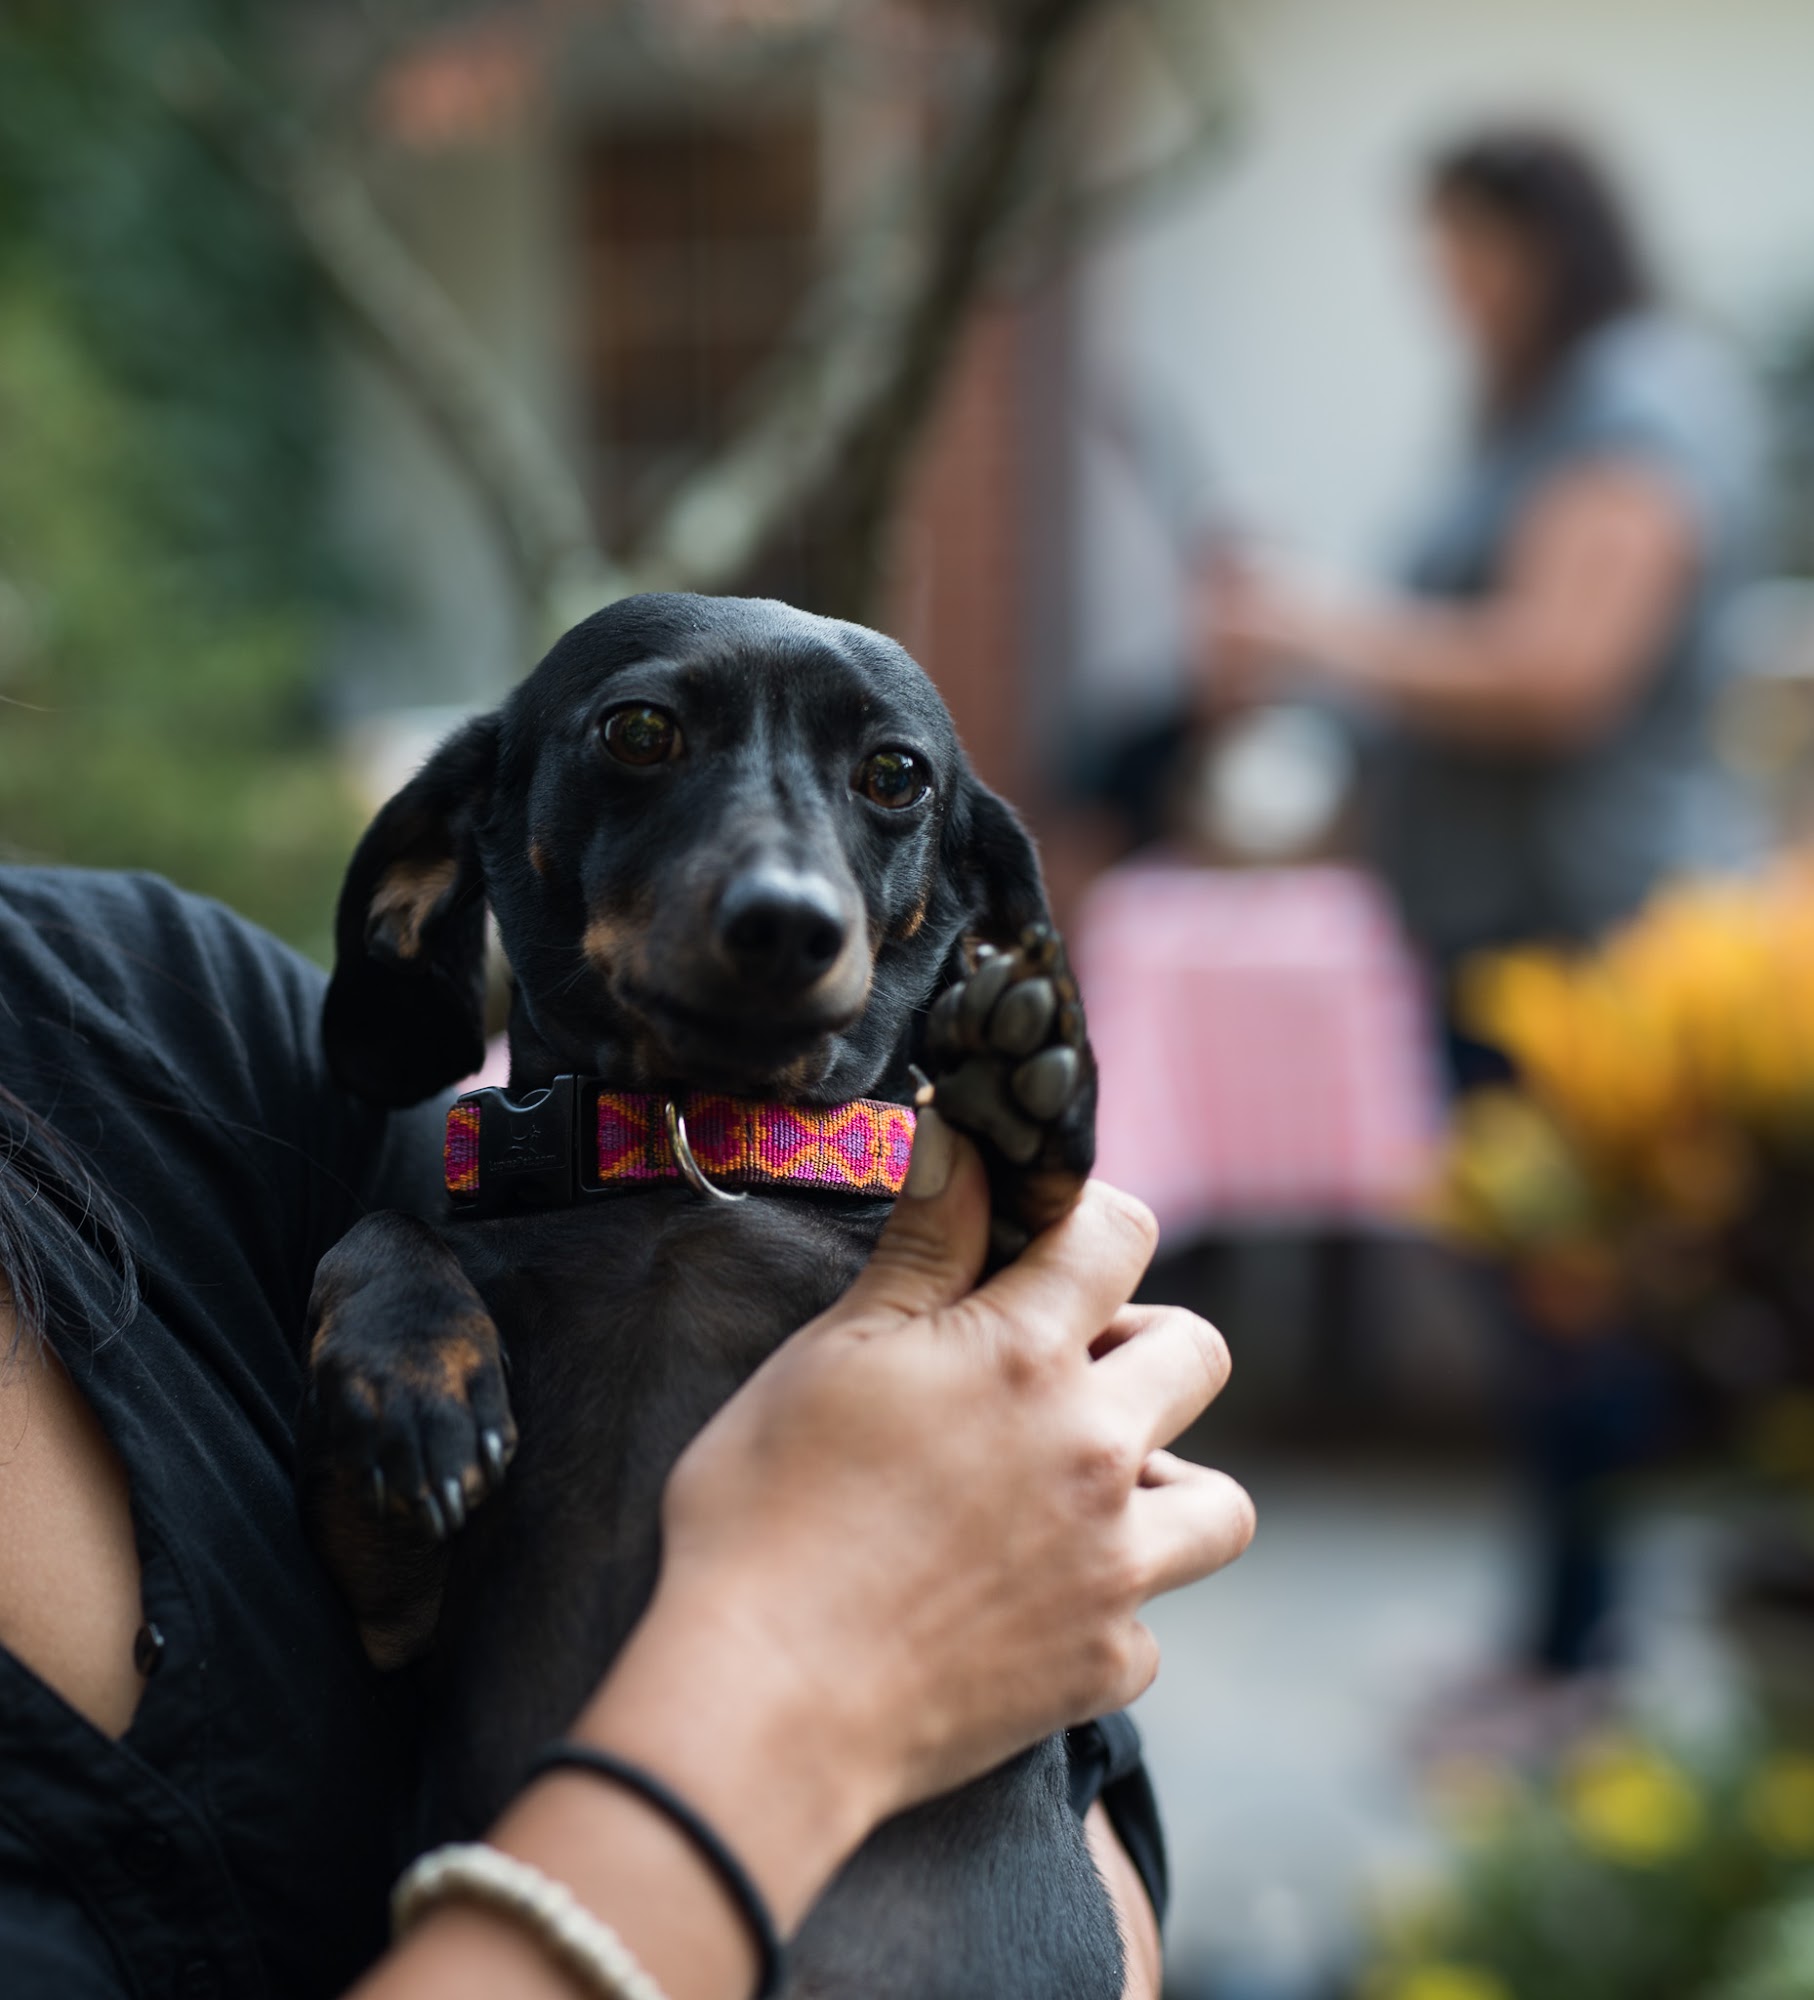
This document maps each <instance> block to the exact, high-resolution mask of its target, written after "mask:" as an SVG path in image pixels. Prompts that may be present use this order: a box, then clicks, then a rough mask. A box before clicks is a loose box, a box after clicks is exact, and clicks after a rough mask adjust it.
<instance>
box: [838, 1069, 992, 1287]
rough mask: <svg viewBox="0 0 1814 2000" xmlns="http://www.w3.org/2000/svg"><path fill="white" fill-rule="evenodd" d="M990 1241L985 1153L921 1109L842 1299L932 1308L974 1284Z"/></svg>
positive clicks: (932, 1114)
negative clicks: (897, 1190) (881, 1223)
mask: <svg viewBox="0 0 1814 2000" xmlns="http://www.w3.org/2000/svg"><path fill="white" fill-rule="evenodd" d="M988 1245H989V1182H988V1176H987V1175H986V1174H985V1173H984V1171H983V1162H982V1156H981V1155H980V1154H979V1153H978V1152H977V1150H976V1148H975V1147H974V1146H973V1145H971V1143H970V1141H969V1140H968V1139H966V1138H965V1137H964V1136H963V1134H962V1133H961V1132H958V1131H956V1130H954V1129H953V1127H951V1126H950V1125H948V1124H946V1122H945V1121H944V1119H942V1118H941V1117H940V1116H939V1115H938V1113H937V1112H936V1111H933V1110H930V1109H928V1110H925V1111H922V1112H921V1113H920V1115H919V1120H918V1122H917V1124H916V1125H915V1127H914V1134H913V1160H912V1163H911V1165H910V1166H909V1167H908V1169H907V1183H906V1185H905V1186H904V1187H903V1188H902V1189H901V1197H900V1199H899V1200H898V1201H897V1202H896V1203H895V1205H894V1213H893V1215H891V1216H890V1217H889V1219H888V1226H887V1227H886V1228H885V1229H884V1230H883V1231H882V1234H881V1237H880V1239H879V1241H878V1242H877V1244H876V1247H875V1250H874V1253H873V1254H872V1255H871V1257H870V1259H869V1262H868V1264H867V1265H866V1266H865V1267H864V1269H863V1272H862V1274H861V1275H860V1276H859V1277H858V1279H857V1281H856V1283H855V1284H854V1285H852V1286H851V1288H850V1290H849V1291H848V1292H846V1293H845V1295H844V1302H845V1303H846V1304H847V1305H850V1306H857V1307H865V1306H869V1307H878V1306H879V1307H881V1308H883V1309H885V1310H888V1309H891V1310H893V1311H895V1312H898V1313H902V1314H908V1313H922V1312H935V1311H937V1309H938V1308H939V1307H940V1306H948V1305H951V1304H953V1303H955V1302H956V1301H957V1300H958V1299H961V1298H962V1297H963V1296H964V1295H965V1294H966V1293H967V1292H970V1291H972V1290H974V1289H975V1286H976V1281H977V1279H978V1278H979V1277H981V1276H982V1269H983V1258H984V1255H985V1254H986V1252H987V1250H988Z"/></svg>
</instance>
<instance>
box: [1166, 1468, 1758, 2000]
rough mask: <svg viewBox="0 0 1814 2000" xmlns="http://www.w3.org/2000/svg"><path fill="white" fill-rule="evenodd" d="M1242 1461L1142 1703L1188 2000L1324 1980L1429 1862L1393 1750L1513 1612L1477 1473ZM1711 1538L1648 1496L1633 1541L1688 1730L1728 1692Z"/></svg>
mask: <svg viewBox="0 0 1814 2000" xmlns="http://www.w3.org/2000/svg"><path fill="white" fill-rule="evenodd" d="M1235 1469H1236V1470H1237V1471H1238V1472H1239V1473H1240V1475H1241V1476H1242V1477H1243V1478H1244V1479H1245V1480H1246V1482H1247V1484H1248V1485H1249V1487H1250V1489H1251V1490H1252V1491H1253V1493H1254V1495H1255V1497H1256V1499H1257V1500H1258V1502H1259V1509H1260V1532H1259V1536H1258V1538H1257V1539H1256V1541H1255V1543H1254V1546H1253V1548H1252V1550H1251V1551H1250V1552H1249V1554H1248V1556H1247V1557H1246V1558H1245V1559H1244V1560H1243V1561H1242V1562H1241V1563H1240V1564H1239V1565H1237V1566H1236V1568H1235V1569H1233V1570H1232V1571H1230V1572H1229V1573H1228V1574H1227V1575H1225V1576H1223V1577H1220V1578H1217V1579H1216V1580H1214V1581H1213V1582H1212V1583H1210V1584H1208V1585H1205V1586H1202V1587H1200V1588H1198V1589H1196V1590H1194V1591H1190V1592H1186V1593H1185V1594H1184V1595H1182V1596H1180V1597H1177V1598H1173V1599H1170V1600H1167V1601H1166V1602H1165V1603H1163V1604H1161V1605H1159V1606H1157V1607H1155V1611H1154V1615H1153V1620H1152V1622H1153V1625H1154V1628H1155V1630H1156V1631H1157V1632H1158V1635H1159V1637H1160V1639H1161V1641H1162V1643H1163V1646H1164V1649H1165V1667H1164V1671H1163V1673H1162V1676H1161V1678H1160V1681H1159V1683H1158V1685H1157V1686H1156V1687H1155V1688H1154V1689H1153V1690H1152V1692H1151V1693H1150V1694H1149V1695H1148V1696H1147V1698H1146V1700H1145V1701H1144V1702H1143V1703H1142V1704H1141V1709H1140V1720H1141V1723H1142V1726H1143V1728H1144V1729H1145V1731H1146V1735H1147V1741H1148V1747H1149V1752H1150V1755H1151V1759H1152V1763H1153V1766H1154V1769H1155V1771H1156V1773H1157V1774H1158V1782H1159V1787H1160V1792H1161V1798H1162V1803H1163V1805H1164V1808H1165V1813H1166V1820H1167V1827H1168V1831H1169V1834H1170V1838H1171V1844H1172V1856H1173V1867H1174V1911H1173V1919H1172V1924H1171V1929H1170V1962H1171V1965H1172V1967H1173V1979H1174V1985H1175V1987H1176V1989H1177V1991H1178V1993H1179V1995H1180V1996H1189V2000H1199V1996H1203V1995H1211V1994H1213V1996H1214V2000H1306V1996H1312V1995H1317V1996H1320V1995H1322V1994H1324V1993H1327V1992H1329V1991H1331V1990H1332V1982H1333V1981H1334V1980H1335V1979H1336V1977H1337V1974H1338V1970H1339V1968H1340V1967H1341V1966H1342V1964H1343V1963H1344V1962H1345V1961H1347V1960H1348V1959H1349V1958H1350V1956H1351V1954H1352V1952H1353V1949H1354V1940H1355V1938H1356V1936H1357V1932H1358V1925H1359V1922H1360V1920H1361V1917H1362V1913H1363V1911H1364V1908H1365V1905H1366V1902H1367V1899H1368V1898H1369V1896H1371V1895H1374V1894H1377V1893H1379V1892H1382V1891H1384V1892H1388V1893H1389V1892H1390V1891H1391V1890H1392V1889H1393V1887H1394V1886H1395V1885H1396V1886H1397V1887H1399V1888H1400V1889H1402V1888H1403V1887H1404V1886H1405V1885H1406V1883H1407V1882H1408V1881H1409V1880H1413V1879H1416V1878H1418V1877H1420V1876H1422V1877H1427V1875H1428V1873H1429V1872H1430V1870H1431V1869H1432V1868H1433V1866H1434V1865H1435V1861H1436V1857H1437V1855H1438V1853H1439V1852H1440V1849H1439V1845H1438V1843H1437V1841H1436V1840H1435V1838H1434V1836H1433V1832H1432V1829H1431V1827H1430V1825H1429V1823H1428V1821H1427V1820H1426V1818H1425V1816H1424V1814H1423V1812H1422V1810H1421V1808H1420V1806H1419V1802H1418V1798H1417V1792H1416V1787H1415V1784H1414V1782H1413V1779H1412V1776H1411V1773H1410V1769H1409V1765H1408V1762H1407V1760H1406V1758H1405V1756H1404V1754H1403V1752H1404V1745H1405V1742H1406V1738H1407V1736H1408V1734H1409V1733H1410V1731H1411V1730H1412V1728H1413V1727H1414V1725H1415V1723H1416V1720H1417V1718H1418V1716H1419V1713H1420V1711H1422V1710H1425V1709H1427V1706H1428V1704H1429V1702H1430V1701H1431V1699H1432V1698H1433V1697H1434V1696H1437V1695H1439V1694H1440V1693H1441V1691H1442V1690H1444V1689H1445V1688H1450V1687H1453V1686H1454V1685H1455V1684H1456V1683H1457V1682H1458V1681H1461V1680H1463V1679H1464V1678H1466V1677H1467V1676H1468V1675H1469V1674H1470V1673H1471V1672H1474V1671H1478V1670H1480V1669H1482V1668H1484V1667H1486V1666H1488V1665H1490V1664H1491V1663H1492V1662H1493V1660H1494V1659H1495V1657H1496V1652H1497V1648H1498V1645H1499V1643H1500V1641H1501V1639H1502V1638H1503V1636H1504V1635H1505V1634H1506V1633H1508V1632H1509V1631H1510V1630H1511V1629H1512V1627H1513V1610H1514V1596H1515V1592H1516V1588H1517V1581H1518V1568H1519V1564H1518V1552H1519V1537H1518V1528H1517V1520H1516V1515H1515V1510H1514V1507H1513V1504H1512V1500H1511V1496H1510V1495H1509V1493H1508V1492H1507V1491H1506V1490H1505V1487H1504V1485H1503V1482H1501V1481H1499V1480H1497V1479H1496V1478H1495V1477H1493V1476H1492V1475H1491V1474H1488V1473H1480V1474H1477V1475H1472V1476H1469V1475H1445V1474H1440V1473H1431V1472H1417V1471H1391V1472H1379V1471H1353V1472H1348V1473H1344V1474H1333V1473H1330V1472H1328V1471H1326V1470H1317V1469H1314V1468H1310V1467H1306V1466H1302V1465H1292V1464H1288V1463H1261V1464H1255V1465H1240V1466H1237V1467H1236V1468H1235ZM1714 1533H1715V1531H1714V1530H1713V1529H1712V1528H1711V1527H1710V1526H1709V1525H1708V1524H1707V1522H1705V1521H1704V1520H1703V1519H1702V1518H1701V1517H1700V1516H1699V1515H1698V1514H1697V1513H1696V1511H1695V1510H1694V1508H1693V1507H1692V1506H1690V1505H1688V1504H1687V1503H1685V1502H1682V1501H1676V1502H1673V1503H1669V1504H1665V1503H1662V1502H1657V1501H1653V1502H1652V1503H1651V1504H1650V1505H1649V1506H1647V1507H1646V1508H1645V1509H1644V1510H1643V1511H1642V1514H1641V1516H1640V1518H1639V1519H1638V1520H1637V1521H1636V1522H1635V1523H1634V1528H1633V1533H1632V1535H1631V1545H1632V1547H1631V1571H1632V1580H1633V1581H1632V1591H1631V1598H1632V1616H1631V1621H1630V1622H1631V1629H1632V1635H1633V1651H1634V1655H1635V1658H1636V1660H1637V1661H1638V1662H1639V1667H1638V1672H1637V1675H1636V1682H1637V1696H1638V1699H1639V1701H1640V1702H1641V1704H1642V1706H1643V1707H1644V1708H1645V1710H1646V1712H1648V1713H1652V1714H1661V1715H1662V1716H1663V1717H1665V1718H1667V1719H1669V1720H1671V1721H1673V1722H1675V1723H1678V1724H1680V1725H1682V1726H1687V1727H1699V1726H1701V1725H1703V1724H1704V1723H1706V1722H1708V1721H1709V1720H1717V1718H1718V1717H1719V1716H1720V1715H1721V1714H1722V1713H1725V1712H1728V1711H1729V1709H1730V1705H1731V1702H1732V1701H1733V1699H1734V1698H1735V1697H1734V1684H1733V1678H1732V1673H1731V1668H1730V1664H1729V1662H1728V1660H1727V1658H1726V1656H1725V1654H1724V1653H1723V1651H1722V1649H1721V1648H1720V1646H1719V1644H1718V1642H1717V1640H1716V1639H1715V1638H1714V1636H1713V1635H1712V1633H1711V1631H1710V1628H1709V1625H1708V1621H1707V1618H1706V1615H1705V1609H1704V1606H1705V1599H1706V1595H1707V1575H1708V1568H1709V1560H1710V1549H1711V1545H1712V1541H1713V1538H1714ZM1168 1990H1169V1989H1168Z"/></svg>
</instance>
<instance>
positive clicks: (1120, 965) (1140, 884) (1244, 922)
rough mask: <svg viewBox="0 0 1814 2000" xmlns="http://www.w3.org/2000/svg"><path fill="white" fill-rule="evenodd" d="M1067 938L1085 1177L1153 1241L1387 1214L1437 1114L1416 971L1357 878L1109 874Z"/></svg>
mask: <svg viewBox="0 0 1814 2000" xmlns="http://www.w3.org/2000/svg"><path fill="white" fill-rule="evenodd" d="M1071 945H1072V950H1073V954H1074V957H1075V961H1076V965H1077V970H1078V974H1079V976H1080V978H1081V980H1082V983H1083V994H1084V1001H1085V1004H1086V1006H1087V1007H1088V1009H1089V1016H1090V1033H1091V1036H1092V1038H1093V1040H1094V1042H1095V1046H1096V1053H1097V1057H1098V1059H1099V1061H1100V1063H1101V1066H1102V1110H1101V1118H1100V1124H1099V1128H1098V1131H1099V1152H1098V1155H1097V1160H1098V1166H1097V1170H1098V1172H1099V1173H1101V1175H1102V1176H1103V1178H1104V1179H1106V1180H1110V1181H1113V1182H1115V1183H1116V1184H1117V1185H1118V1186H1121V1187H1124V1188H1127V1189H1129V1190H1130V1191H1131V1192H1133V1193H1135V1194H1138V1195H1139V1196H1140V1197H1141V1199H1142V1200H1144V1201H1145V1202H1147V1203H1148V1204H1149V1205H1150V1206H1151V1207H1152V1209H1153V1210H1154V1212H1155V1213H1156V1214H1157V1216H1158V1217H1159V1221H1160V1224H1161V1226H1162V1227H1163V1228H1164V1229H1165V1230H1166V1232H1167V1233H1168V1234H1179V1235H1187V1234H1189V1233H1191V1232H1193V1231H1196V1230H1201V1229H1207V1228H1210V1227H1213V1226H1215V1225H1217V1224H1224V1223H1227V1222H1230V1221H1242V1222H1273V1221H1278V1222H1311V1223H1323V1222H1332V1221H1353V1220H1357V1219H1368V1218H1375V1219H1386V1218H1394V1217H1397V1218H1402V1216H1403V1214H1404V1212H1405V1210H1406V1208H1407V1206H1408V1204H1409V1203H1410V1201H1411V1200H1412V1199H1413V1198H1414V1197H1415V1195H1416V1194H1417V1193H1418V1191H1419V1189H1420V1188H1421V1186H1422V1185H1423V1184H1424V1182H1425V1180H1426V1177H1427V1174H1428V1171H1429V1167H1430V1164H1431V1159H1432V1151H1433V1146H1434V1143H1435V1140H1436V1137H1437V1134H1438V1132H1439V1130H1440V1126H1441V1119H1442V1107H1441V1099H1440V1094H1439V1091H1438V1087H1437V1079H1436V1073H1435V1062H1434V1056H1433V1042H1432V1038H1431V1027H1430V1021H1429V1010H1428V1004H1427V998H1426V995H1425V991H1424V985H1423V981H1422V978H1421V976H1420V974H1419V971H1418V968H1417V965H1416V963H1415V961H1414V959H1413V957H1412V955H1411V952H1410V949H1409V947H1408V946H1407V944H1406V942H1405V940H1404V937H1403V934H1402V933H1401V931H1400V929H1399V926H1398V923H1397V919H1396V917H1395V915H1394V913H1393V911H1392V909H1391V907H1390V905H1389V904H1388V902H1387V900H1386V898H1385V896H1384V894H1383V893H1382V892H1381V891H1380V889H1379V888H1378V887H1377V886H1376V885H1375V884H1374V883H1373V881H1372V880H1371V879H1370V878H1369V877H1368V876H1366V875H1363V874H1361V873H1359V872H1358V871H1357V870H1354V869H1348V868H1338V867H1316V868H1293V869H1274V870H1266V871H1255V872H1251V873H1248V872H1225V871H1220V870H1214V869H1205V868H1195V867H1187V866H1183V865H1151V864H1145V865H1141V866H1137V867H1128V868H1123V869H1118V870H1115V871H1114V872H1112V873H1110V874H1108V875H1106V876H1104V877H1103V878H1102V879H1101V880H1100V881H1099V882H1098V883H1096V884H1095V886H1094V887H1093V888H1092V890H1091V891H1090V894H1089V896H1088V899H1087V901H1086V903H1085V906H1084V910H1083V915H1082V919H1081V922H1080V923H1078V924H1077V926H1076V927H1075V929H1074V931H1073V934H1072V937H1071Z"/></svg>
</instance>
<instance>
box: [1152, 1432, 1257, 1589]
mask: <svg viewBox="0 0 1814 2000" xmlns="http://www.w3.org/2000/svg"><path fill="white" fill-rule="evenodd" d="M1164 1456H1165V1457H1167V1458H1170V1454H1169V1453H1166V1454H1164ZM1165 1472H1166V1476H1165V1477H1164V1478H1163V1479H1162V1480H1161V1482H1160V1483H1159V1484H1158V1485H1152V1486H1149V1485H1147V1484H1146V1483H1145V1481H1144V1478H1143V1480H1142V1484H1141V1485H1140V1487H1139V1488H1138V1489H1136V1491H1135V1493H1134V1494H1133V1497H1132V1499H1131V1501H1130V1503H1129V1504H1130V1506H1131V1507H1132V1510H1133V1520H1134V1537H1135V1546H1136V1547H1137V1548H1138V1550H1139V1554H1140V1561H1141V1566H1142V1570H1143V1572H1144V1574H1145V1577H1146V1580H1147V1581H1146V1595H1147V1596H1148V1597H1159V1596H1162V1595H1163V1594H1164V1593H1165V1592H1166V1591H1168V1590H1181V1589H1182V1588H1183V1587H1184V1585H1185V1584H1187V1583H1201V1582H1202V1580H1203V1579H1204V1577H1206V1576H1214V1575H1215V1573H1216V1571H1217V1570H1219V1569H1226V1568H1227V1566H1228V1565H1229V1564H1230V1563H1231V1562H1233V1561H1234V1560H1235V1558H1236V1557H1237V1556H1239V1555H1241V1554H1242V1553H1243V1552H1244V1551H1245V1550H1246V1548H1247V1545H1248V1543H1249V1542H1251V1541H1252V1540H1253V1530H1254V1511H1253V1502H1252V1501H1251V1500H1250V1499H1249V1498H1248V1497H1247V1492H1246V1489H1245V1488H1244V1487H1241V1486H1237V1485H1236V1484H1235V1482H1234V1481H1233V1480H1232V1479H1230V1478H1229V1476H1228V1474H1227V1473H1225V1472H1215V1471H1212V1470H1211V1469H1210V1468H1209V1467H1208V1466H1205V1465H1190V1464H1187V1463H1186V1462H1185V1461H1184V1460H1183V1459H1171V1461H1170V1465H1169V1466H1168V1467H1166V1468H1165Z"/></svg>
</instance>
